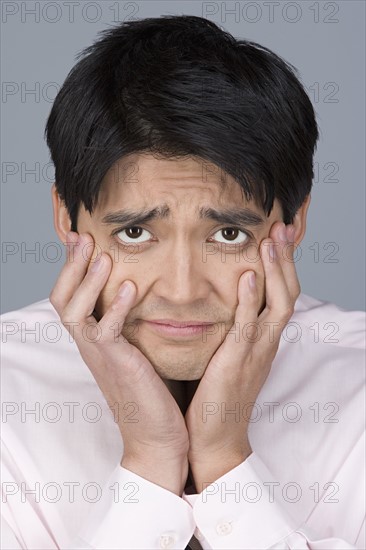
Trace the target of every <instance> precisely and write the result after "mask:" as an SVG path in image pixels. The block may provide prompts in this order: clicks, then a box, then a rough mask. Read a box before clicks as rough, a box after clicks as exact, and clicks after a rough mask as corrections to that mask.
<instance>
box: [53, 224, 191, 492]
mask: <svg viewBox="0 0 366 550" xmlns="http://www.w3.org/2000/svg"><path fill="white" fill-rule="evenodd" d="M78 237H79V235H78V234H77V233H74V232H72V233H69V234H68V237H67V238H68V241H67V242H68V243H71V244H69V246H68V250H67V259H66V263H65V265H64V267H63V269H62V271H61V273H60V275H59V277H58V279H57V281H56V284H55V286H54V288H53V289H52V292H51V294H50V296H49V299H50V302H51V304H52V305H53V307H54V308H55V310H56V311H57V313H58V315H59V316H60V319H61V322H62V324H63V325H64V326H65V328H66V329H67V330H68V331H69V332H70V329H72V336H73V338H74V339H75V343H76V345H77V346H78V349H79V351H80V355H81V356H82V358H83V360H84V362H85V363H86V365H87V366H88V367H89V369H90V371H91V373H92V375H93V376H94V378H95V380H96V382H97V384H98V386H99V388H100V389H101V391H102V393H103V395H104V397H105V399H106V401H107V403H108V405H109V407H110V408H111V409H112V411H113V412H114V413H115V410H116V405H117V410H118V411H121V410H123V406H124V405H125V404H127V403H133V404H134V406H136V408H137V415H134V418H135V417H137V420H138V421H137V422H126V421H124V418H119V417H120V414H118V415H117V423H118V426H119V429H120V432H121V435H122V438H123V444H124V453H123V458H122V461H121V465H122V466H123V467H125V468H127V469H128V470H130V471H132V472H134V473H136V474H138V475H141V476H142V477H144V478H145V479H147V480H149V481H151V482H153V483H156V484H157V485H160V486H161V487H164V488H165V489H168V490H169V491H172V492H174V493H175V494H177V495H179V496H181V494H182V492H183V489H184V486H185V482H186V479H187V475H188V459H187V455H188V449H189V438H188V432H187V429H186V425H185V421H184V417H183V415H182V413H181V411H180V409H179V407H178V405H177V403H176V401H175V399H174V397H173V396H172V395H171V394H170V392H169V390H168V389H167V387H166V385H165V384H164V382H163V381H162V380H161V378H160V377H159V375H158V374H157V373H156V372H155V369H154V368H153V366H152V365H151V363H150V362H149V361H148V359H147V358H146V357H145V356H144V355H143V353H141V352H140V350H139V349H138V348H137V347H135V346H133V345H132V344H130V343H129V342H128V341H127V340H126V339H125V338H124V337H123V336H122V334H121V331H122V328H123V324H124V322H125V319H126V316H127V315H128V312H129V311H130V309H131V307H132V306H133V304H134V302H135V299H136V287H135V285H134V284H133V283H132V282H131V281H129V282H128V283H127V285H128V287H129V288H130V293H129V294H127V295H125V296H121V295H120V290H121V287H120V289H119V291H118V293H117V295H116V296H115V298H114V299H113V301H112V303H111V305H110V306H109V308H108V309H107V311H106V312H105V313H104V315H103V316H102V317H101V319H100V320H99V322H98V321H97V320H96V318H95V317H94V316H93V311H94V309H95V305H96V302H97V299H98V297H99V294H100V292H101V291H102V289H103V287H104V286H105V284H106V283H107V280H108V278H109V275H110V273H111V269H112V266H113V262H112V259H111V257H110V256H109V255H108V254H106V253H102V254H101V255H100V257H99V262H96V261H95V260H92V261H91V258H93V257H96V256H97V254H94V248H95V243H94V239H93V237H92V236H91V235H90V234H89V233H83V234H82V235H81V236H80V237H81V238H80V239H79V241H78V244H76V242H77V239H78ZM92 245H93V246H92ZM95 252H97V251H95ZM93 255H94V256H93ZM97 265H98V267H99V269H98V270H95V269H94V268H95V267H97ZM125 284H126V281H125V282H124V284H123V285H121V286H124V285H125ZM116 326H118V331H117V334H116ZM86 327H88V328H87V330H86ZM93 327H95V328H93ZM83 330H84V334H87V335H88V337H87V339H86V338H84V336H83ZM127 410H130V409H127Z"/></svg>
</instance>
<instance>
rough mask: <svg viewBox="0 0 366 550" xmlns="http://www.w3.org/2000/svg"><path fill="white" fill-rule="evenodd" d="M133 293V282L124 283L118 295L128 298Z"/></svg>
mask: <svg viewBox="0 0 366 550" xmlns="http://www.w3.org/2000/svg"><path fill="white" fill-rule="evenodd" d="M131 293H132V285H131V283H123V285H122V286H121V288H120V289H119V291H118V296H121V298H127V297H128V296H130V294H131Z"/></svg>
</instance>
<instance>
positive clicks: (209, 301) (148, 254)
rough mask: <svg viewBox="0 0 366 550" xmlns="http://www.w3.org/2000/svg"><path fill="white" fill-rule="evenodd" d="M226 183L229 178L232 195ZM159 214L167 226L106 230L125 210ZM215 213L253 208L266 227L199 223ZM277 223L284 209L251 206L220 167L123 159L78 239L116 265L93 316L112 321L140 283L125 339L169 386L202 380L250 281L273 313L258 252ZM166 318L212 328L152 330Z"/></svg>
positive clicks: (82, 215) (153, 223)
mask: <svg viewBox="0 0 366 550" xmlns="http://www.w3.org/2000/svg"><path fill="white" fill-rule="evenodd" d="M221 178H225V179H226V186H224V187H222V186H221V185H220V179H221ZM155 207H160V208H161V209H162V212H163V213H164V212H165V215H164V216H163V217H161V218H160V219H159V218H156V219H150V220H149V221H145V222H143V223H139V222H132V223H131V222H127V223H123V224H122V223H111V224H108V223H105V222H106V220H105V219H104V218H106V216H107V215H111V214H116V213H118V212H119V211H126V210H128V212H129V213H132V212H137V211H140V210H142V209H144V210H146V211H148V210H151V209H153V208H155ZM207 208H210V209H214V210H215V211H218V212H222V211H225V210H226V211H227V210H229V209H236V210H238V209H240V210H241V211H243V209H244V208H245V209H249V210H250V212H251V213H253V214H254V215H256V216H260V217H261V218H262V219H263V222H261V223H258V224H254V223H253V224H250V223H248V222H246V223H242V224H238V221H237V220H236V221H235V223H233V221H231V222H230V220H229V219H228V221H221V220H220V221H218V220H217V219H212V218H210V217H204V218H203V217H200V209H207ZM167 209H169V213H167ZM103 219H104V221H103ZM249 221H250V220H249ZM276 221H282V210H281V208H280V205H279V203H278V201H275V204H274V208H273V209H272V212H271V214H270V216H269V217H268V218H266V216H265V214H264V213H263V211H261V209H259V208H258V207H256V206H255V204H254V202H252V201H250V202H245V200H244V199H243V196H242V192H241V190H240V187H239V185H238V184H237V183H236V182H235V181H234V180H233V179H232V178H230V177H229V176H228V175H227V174H224V173H223V172H222V171H220V170H219V169H218V168H217V167H215V166H213V165H212V164H208V163H206V162H203V161H200V160H198V159H193V158H189V159H184V160H161V159H157V158H155V157H154V156H152V155H130V156H129V157H128V158H127V157H126V158H124V159H123V161H120V162H118V163H116V164H115V165H114V167H113V168H112V169H111V170H110V171H109V172H108V174H107V175H106V177H105V178H104V181H103V186H102V189H101V192H100V197H99V200H98V205H97V207H96V209H95V211H94V212H93V214H92V216H90V214H89V213H88V212H87V211H86V210H85V209H84V208H83V207H82V208H81V209H80V212H79V216H78V222H77V229H78V233H84V232H87V233H89V234H91V235H92V237H93V238H94V241H95V242H96V247H97V250H98V251H100V250H101V249H102V250H103V251H104V252H106V253H108V254H109V256H110V257H111V259H112V271H111V274H110V277H109V279H108V281H107V283H106V285H105V287H104V288H103V291H102V292H101V294H100V296H99V298H98V300H97V304H96V308H95V309H96V312H97V314H98V316H99V317H101V316H103V315H104V313H105V312H106V310H107V309H108V307H109V306H110V304H111V302H112V300H113V298H114V297H115V295H116V293H117V290H118V288H119V287H120V285H121V284H122V282H123V281H125V280H127V279H129V280H131V281H133V282H134V283H135V285H136V287H137V297H136V301H135V304H134V306H133V308H132V309H131V310H130V312H129V314H128V316H127V319H126V322H125V326H124V328H123V331H122V334H123V336H124V337H125V338H127V340H128V341H129V342H131V343H132V344H133V345H135V346H136V347H138V348H139V349H140V351H141V352H142V353H143V354H144V355H145V356H146V357H147V358H148V359H149V361H150V362H151V364H152V365H153V366H154V368H155V370H156V371H157V373H158V374H159V375H160V376H161V377H162V378H166V379H170V380H197V379H200V378H202V376H203V374H204V371H205V369H206V367H207V365H208V363H209V361H210V359H211V357H212V356H213V354H214V353H215V351H216V350H217V348H218V347H219V346H220V344H221V343H222V341H223V340H224V338H225V333H226V331H228V330H229V329H230V328H231V326H232V324H233V322H234V316H235V311H236V307H237V304H238V298H237V290H238V281H239V277H240V276H241V275H242V273H244V272H245V271H247V270H253V271H255V272H256V280H257V288H258V291H259V301H258V312H259V311H260V310H261V309H262V308H263V306H264V304H265V288H264V271H263V265H262V261H261V260H260V257H259V252H258V246H259V244H260V242H261V240H262V239H264V238H266V237H268V235H269V232H270V228H271V226H272V225H273V224H274V223H275V222H276ZM252 222H255V219H252ZM126 228H127V229H126ZM95 255H96V254H94V256H95ZM163 319H165V320H166V319H168V320H171V321H178V322H184V321H196V322H209V323H212V324H213V325H211V326H207V327H206V328H203V329H200V330H198V332H196V333H195V334H193V335H188V336H187V335H185V336H182V335H176V334H167V333H161V332H160V331H159V330H158V327H157V326H156V325H153V324H151V323H148V322H147V321H154V320H155V321H156V320H163Z"/></svg>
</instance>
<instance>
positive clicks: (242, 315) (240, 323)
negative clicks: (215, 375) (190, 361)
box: [211, 271, 258, 369]
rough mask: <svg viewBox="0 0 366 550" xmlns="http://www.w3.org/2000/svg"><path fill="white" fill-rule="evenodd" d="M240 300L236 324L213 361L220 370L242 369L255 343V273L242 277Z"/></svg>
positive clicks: (239, 287)
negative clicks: (236, 367) (234, 367)
mask: <svg viewBox="0 0 366 550" xmlns="http://www.w3.org/2000/svg"><path fill="white" fill-rule="evenodd" d="M252 277H253V283H251V278H252ZM238 300H239V303H238V305H237V308H236V311H235V320H234V323H233V325H232V327H231V328H230V330H229V331H228V333H227V335H226V337H225V340H224V341H223V343H222V344H221V346H220V347H219V349H218V350H217V352H216V354H215V355H214V356H213V358H212V361H211V362H212V363H214V364H215V365H217V366H219V368H226V369H232V368H233V366H234V365H237V366H238V367H242V365H243V361H244V359H245V357H246V355H247V354H248V351H249V349H250V348H251V346H252V345H253V343H254V342H255V339H256V333H257V329H258V326H257V320H258V317H257V308H258V292H257V288H256V280H255V273H254V272H253V271H246V272H245V273H244V274H243V275H242V276H241V277H240V279H239V284H238Z"/></svg>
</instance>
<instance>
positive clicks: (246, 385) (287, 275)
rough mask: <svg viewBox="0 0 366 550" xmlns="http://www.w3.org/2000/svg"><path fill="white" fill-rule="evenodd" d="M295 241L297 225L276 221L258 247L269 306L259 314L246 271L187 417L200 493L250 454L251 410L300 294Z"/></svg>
mask: <svg viewBox="0 0 366 550" xmlns="http://www.w3.org/2000/svg"><path fill="white" fill-rule="evenodd" d="M281 227H282V229H285V235H286V239H285V240H282V239H281V233H280V231H281ZM293 239H294V227H293V226H291V225H289V226H285V225H284V224H283V223H280V222H277V223H275V224H274V225H273V226H272V228H271V232H270V235H269V238H266V239H263V240H262V242H261V243H260V257H261V261H262V263H263V269H264V277H265V307H264V309H263V311H261V313H260V314H259V315H258V308H259V305H260V304H259V298H260V297H259V294H258V290H257V286H256V284H255V273H254V272H253V271H245V272H244V273H243V274H242V275H241V277H240V279H239V283H238V305H237V309H236V312H235V320H234V324H233V326H232V327H231V329H230V330H229V332H228V333H227V334H226V337H225V339H224V341H223V342H222V344H221V345H220V347H219V348H218V350H217V351H216V353H215V354H214V356H213V357H212V359H211V361H210V362H209V364H208V366H207V368H206V371H205V374H204V376H203V377H202V379H201V380H200V383H199V385H198V387H197V390H196V392H195V394H194V397H193V399H192V401H191V403H190V405H189V408H188V410H187V413H186V415H185V420H186V425H187V429H188V432H189V440H190V448H189V454H188V460H189V463H190V466H191V470H192V474H193V478H194V480H195V485H196V489H197V491H198V492H201V491H202V489H203V488H204V486H203V483H205V486H206V485H207V484H209V483H212V482H213V481H215V480H216V479H218V478H219V477H221V476H222V475H224V474H225V473H227V472H228V471H230V470H231V469H232V468H234V467H236V466H238V465H239V464H241V463H242V462H243V461H244V460H245V459H246V458H247V457H248V456H249V455H250V454H251V452H252V450H251V447H250V444H249V441H248V425H249V421H250V416H251V412H252V409H253V406H254V404H255V400H256V398H257V396H258V394H259V391H260V389H261V388H262V386H263V384H264V382H265V380H266V378H267V376H268V374H269V372H270V369H271V365H272V362H273V360H274V358H275V356H276V353H277V350H278V347H279V343H280V338H281V333H282V331H283V329H284V327H285V326H286V324H287V323H288V321H289V320H290V318H291V317H292V315H293V312H294V305H295V302H296V299H297V298H298V296H299V294H300V284H299V281H298V277H297V273H296V269H295V264H294V261H293V253H294V242H293ZM271 245H273V248H272V250H274V251H275V252H274V254H273V252H271ZM251 276H252V277H254V286H253V285H251V284H250V278H251Z"/></svg>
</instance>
